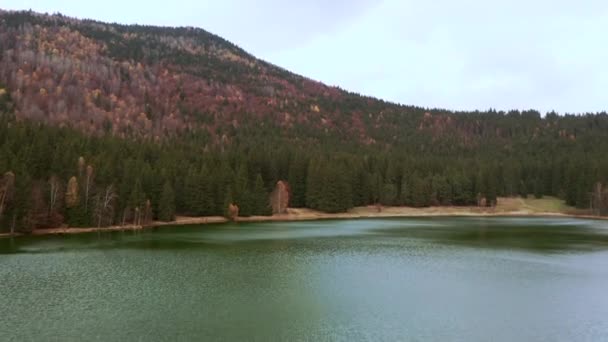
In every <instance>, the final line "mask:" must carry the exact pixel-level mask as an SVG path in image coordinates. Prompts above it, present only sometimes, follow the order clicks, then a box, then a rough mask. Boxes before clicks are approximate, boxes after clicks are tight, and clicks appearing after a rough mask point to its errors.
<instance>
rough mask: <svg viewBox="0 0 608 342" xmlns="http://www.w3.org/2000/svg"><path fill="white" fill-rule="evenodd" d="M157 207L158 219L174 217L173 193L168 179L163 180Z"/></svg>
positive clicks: (172, 218) (169, 219)
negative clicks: (163, 183)
mask: <svg viewBox="0 0 608 342" xmlns="http://www.w3.org/2000/svg"><path fill="white" fill-rule="evenodd" d="M158 208H159V210H158V219H159V220H161V221H173V220H174V219H175V193H174V192H173V187H172V186H171V183H170V182H169V181H165V185H163V191H162V193H161V195H160V201H159V204H158Z"/></svg>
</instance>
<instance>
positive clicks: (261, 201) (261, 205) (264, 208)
mask: <svg viewBox="0 0 608 342" xmlns="http://www.w3.org/2000/svg"><path fill="white" fill-rule="evenodd" d="M251 192H252V197H253V206H254V210H253V214H254V215H262V216H268V215H272V209H271V208H270V203H269V200H268V193H267V192H266V188H264V180H262V175H261V174H259V173H258V174H257V176H256V178H255V183H254V185H253V189H252V191H251Z"/></svg>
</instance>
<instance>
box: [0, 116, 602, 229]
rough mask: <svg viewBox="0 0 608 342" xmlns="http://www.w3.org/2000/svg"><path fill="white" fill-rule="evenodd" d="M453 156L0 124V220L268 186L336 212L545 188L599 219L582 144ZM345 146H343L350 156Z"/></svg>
mask: <svg viewBox="0 0 608 342" xmlns="http://www.w3.org/2000/svg"><path fill="white" fill-rule="evenodd" d="M486 147H487V148H488V150H482V149H480V148H477V149H473V150H470V151H465V150H462V151H460V153H458V154H453V155H452V154H450V153H442V152H441V151H437V152H436V153H424V152H418V153H414V152H413V150H412V149H411V148H410V147H403V148H399V147H395V148H392V149H388V150H386V149H380V148H377V147H363V146H355V147H349V146H347V145H343V146H340V145H333V144H332V145H330V144H325V143H323V142H320V143H319V144H318V145H317V146H308V147H307V148H302V147H298V145H296V144H290V143H276V142H275V141H272V139H270V138H261V137H258V136H252V137H244V136H243V137H239V142H238V144H237V143H234V144H232V145H229V146H227V147H226V146H223V147H222V148H219V147H217V148H212V149H209V148H202V147H201V146H200V145H199V144H198V143H197V141H196V140H195V139H192V140H190V139H188V138H187V137H182V138H180V139H177V138H176V139H174V140H163V141H160V142H159V141H151V140H129V139H122V138H117V137H114V136H111V135H100V136H91V135H86V134H83V133H81V132H79V131H76V130H74V129H71V128H65V127H64V128H60V127H54V126H47V125H43V124H40V123H36V122H32V121H18V120H15V119H14V117H12V116H11V115H10V114H6V113H5V114H4V115H2V117H1V119H0V172H1V174H0V175H1V179H0V227H1V230H2V231H4V232H7V231H21V232H27V231H31V230H33V229H40V228H48V227H61V226H64V225H67V226H70V227H83V226H96V227H104V226H109V225H120V224H123V225H124V224H135V225H144V224H146V223H148V222H150V221H152V220H163V221H171V220H173V219H174V217H175V215H178V214H179V215H193V216H199V215H200V216H212V215H224V216H225V215H228V213H227V210H228V206H229V205H230V204H236V205H238V207H239V215H241V216H250V215H270V214H271V212H272V211H271V208H270V204H269V200H268V199H269V196H270V194H271V192H272V191H273V189H274V187H275V185H276V183H277V181H279V180H284V181H286V183H287V184H288V185H289V191H290V197H291V198H290V206H291V207H307V208H312V209H317V210H321V211H325V212H343V211H345V210H348V209H350V208H352V207H354V206H362V205H370V204H381V205H407V206H414V207H426V206H434V205H462V206H464V205H486V206H492V205H494V204H495V203H496V199H497V197H499V196H524V197H527V196H536V197H539V198H540V197H542V196H546V195H551V196H557V197H560V198H562V199H563V200H564V201H565V202H566V203H568V204H569V205H574V206H577V207H579V208H592V209H593V213H596V214H606V205H605V203H606V200H605V199H606V193H607V192H606V184H608V182H607V179H606V177H607V175H608V163H606V161H605V159H604V158H603V157H602V155H603V151H601V150H593V149H592V146H573V147H572V148H570V149H568V150H562V149H560V148H556V147H551V145H549V144H547V145H538V146H535V147H533V148H530V147H528V148H523V147H522V148H521V149H519V150H515V151H510V152H508V153H506V152H504V151H502V150H501V149H500V148H498V147H492V148H490V147H489V146H486ZM351 150H352V151H351Z"/></svg>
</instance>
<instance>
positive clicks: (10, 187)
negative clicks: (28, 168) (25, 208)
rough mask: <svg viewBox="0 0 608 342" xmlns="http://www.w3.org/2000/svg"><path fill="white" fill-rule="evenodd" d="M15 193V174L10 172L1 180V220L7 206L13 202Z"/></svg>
mask: <svg viewBox="0 0 608 342" xmlns="http://www.w3.org/2000/svg"><path fill="white" fill-rule="evenodd" d="M14 192H15V174H14V173H12V172H11V171H8V172H6V173H5V174H4V176H2V179H1V180H0V218H2V214H3V213H4V210H5V208H6V207H7V205H8V204H9V203H10V201H12V199H13V196H14Z"/></svg>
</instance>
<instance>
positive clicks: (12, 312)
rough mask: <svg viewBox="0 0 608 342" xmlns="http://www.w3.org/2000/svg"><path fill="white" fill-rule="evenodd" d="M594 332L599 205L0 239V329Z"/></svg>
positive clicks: (44, 334)
mask: <svg viewBox="0 0 608 342" xmlns="http://www.w3.org/2000/svg"><path fill="white" fill-rule="evenodd" d="M13 340H14V341H203V340H205V341H359V340H364V341H398V340H406V341H608V221H593V220H578V219H555V218H419V219H418V218H417V219H409V218H408V219H382V220H336V221H331V220H330V221H315V222H289V223H282V222H274V223H252V224H224V225H208V226H188V227H166V228H161V229H155V230H147V231H144V232H114V233H102V234H97V233H93V234H82V235H72V236H40V237H20V238H14V239H0V341H13Z"/></svg>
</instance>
